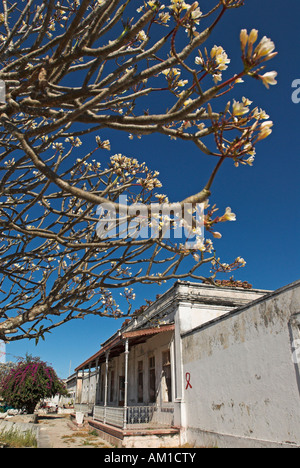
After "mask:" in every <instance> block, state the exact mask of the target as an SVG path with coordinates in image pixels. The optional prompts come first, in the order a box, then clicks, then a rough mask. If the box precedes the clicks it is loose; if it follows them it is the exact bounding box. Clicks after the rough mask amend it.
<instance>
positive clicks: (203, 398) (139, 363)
mask: <svg viewBox="0 0 300 468" xmlns="http://www.w3.org/2000/svg"><path fill="white" fill-rule="evenodd" d="M299 363H300V281H298V282H295V283H293V284H291V285H288V286H286V287H284V288H281V289H279V290H277V291H274V292H270V291H265V290H255V289H244V288H242V287H230V286H228V287H219V288H216V287H214V286H211V285H205V284H197V283H189V282H177V283H176V284H175V285H174V286H173V287H172V288H171V289H170V290H169V291H167V292H166V293H165V294H163V295H162V296H160V297H159V298H158V299H157V300H156V301H155V302H154V303H152V304H151V305H150V306H149V307H147V308H144V307H142V308H141V309H140V310H139V311H137V312H136V313H135V316H134V317H133V318H132V319H131V320H126V321H125V322H124V324H123V326H122V328H121V329H120V330H118V331H117V332H116V333H115V334H114V335H113V336H111V337H110V338H109V339H108V340H107V341H106V342H105V343H103V344H102V345H101V348H100V349H99V350H98V351H97V352H96V353H95V354H94V355H93V356H91V357H90V358H88V359H86V360H85V361H84V362H82V364H80V365H79V366H78V367H77V368H76V372H77V379H78V380H77V381H78V382H80V387H81V389H82V390H81V394H80V399H78V398H77V400H76V401H77V402H78V404H77V408H79V405H80V410H81V411H85V412H86V415H89V421H90V423H91V424H92V425H94V427H97V429H98V430H100V431H101V434H102V435H103V436H105V434H109V435H110V437H114V440H113V442H114V443H115V444H116V445H119V446H127V447H142V446H155V444H156V443H158V445H157V446H160V445H159V444H164V446H168V445H169V446H172V444H173V445H174V446H176V444H177V446H178V444H184V443H188V444H191V445H193V444H195V446H217V447H251V448H252V447H282V446H284V447H295V446H297V447H300V405H299V402H300V399H299V392H300V384H299V382H300V372H299ZM79 400H80V401H79ZM150 430H151V437H152V438H151V440H150V439H149V437H150V433H149V431H150ZM168 431H169V432H168ZM142 435H143V436H142ZM155 436H156V439H155Z"/></svg>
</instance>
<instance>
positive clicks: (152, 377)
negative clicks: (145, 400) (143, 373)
mask: <svg viewBox="0 0 300 468" xmlns="http://www.w3.org/2000/svg"><path fill="white" fill-rule="evenodd" d="M149 401H150V403H155V401H156V382H155V356H151V357H150V358H149Z"/></svg>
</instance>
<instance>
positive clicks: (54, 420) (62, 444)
mask: <svg viewBox="0 0 300 468" xmlns="http://www.w3.org/2000/svg"><path fill="white" fill-rule="evenodd" d="M39 426H40V440H39V447H40V448H110V447H111V446H110V445H109V444H108V443H107V442H106V441H104V440H103V439H101V438H100V437H99V436H98V435H96V432H95V431H92V430H91V428H89V427H82V428H78V427H76V426H75V424H73V423H72V422H71V420H70V417H69V416H68V415H59V414H55V415H47V416H39Z"/></svg>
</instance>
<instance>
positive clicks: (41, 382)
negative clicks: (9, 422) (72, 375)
mask: <svg viewBox="0 0 300 468" xmlns="http://www.w3.org/2000/svg"><path fill="white" fill-rule="evenodd" d="M57 394H60V395H67V394H68V392H67V390H66V388H65V386H64V384H63V382H62V381H61V380H60V379H59V378H58V377H57V375H56V372H55V371H54V369H52V367H49V366H48V365H47V364H46V363H45V362H41V361H39V362H36V361H32V362H20V363H19V364H18V365H17V367H16V368H15V369H12V370H11V371H10V373H9V374H8V375H6V376H5V377H4V378H3V380H2V381H1V382H0V395H1V396H2V398H3V399H4V400H5V402H6V403H7V404H8V405H10V406H12V407H14V408H15V409H24V410H26V411H27V413H29V414H31V413H33V412H34V410H35V407H36V405H37V403H39V401H40V400H41V399H42V398H51V397H53V396H55V395H57Z"/></svg>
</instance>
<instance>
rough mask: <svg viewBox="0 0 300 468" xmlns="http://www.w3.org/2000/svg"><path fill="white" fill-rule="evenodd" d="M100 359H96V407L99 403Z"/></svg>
mask: <svg viewBox="0 0 300 468" xmlns="http://www.w3.org/2000/svg"><path fill="white" fill-rule="evenodd" d="M99 381H100V378H99V359H98V358H97V359H96V374H95V395H94V406H96V405H97V402H98V392H99Z"/></svg>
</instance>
